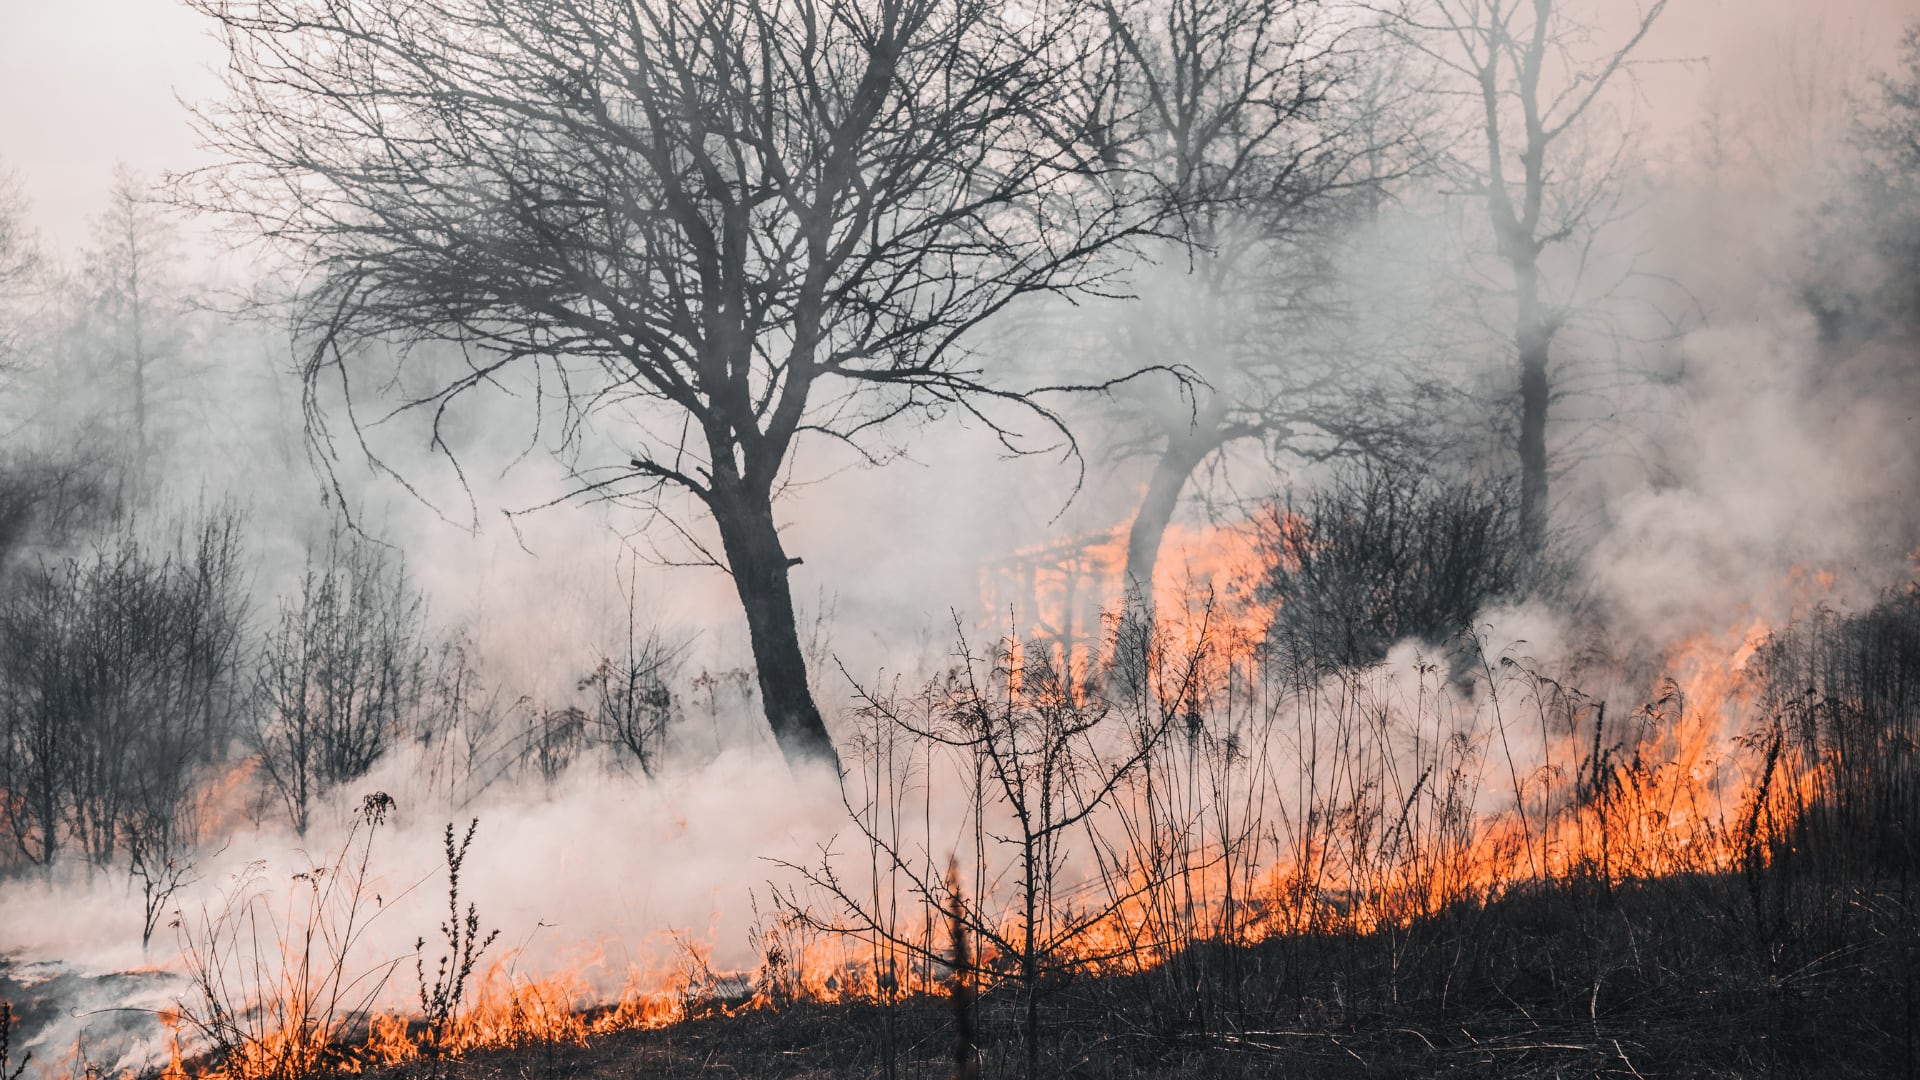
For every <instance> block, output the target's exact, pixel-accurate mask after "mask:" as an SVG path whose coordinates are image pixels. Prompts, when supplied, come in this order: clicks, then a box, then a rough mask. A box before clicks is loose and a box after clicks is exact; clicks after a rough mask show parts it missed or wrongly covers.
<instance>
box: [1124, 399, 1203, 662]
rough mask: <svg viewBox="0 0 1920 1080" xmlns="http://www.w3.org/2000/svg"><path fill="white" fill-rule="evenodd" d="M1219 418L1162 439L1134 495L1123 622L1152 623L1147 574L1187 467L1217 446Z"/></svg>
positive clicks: (1151, 569)
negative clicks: (1139, 494) (1144, 482)
mask: <svg viewBox="0 0 1920 1080" xmlns="http://www.w3.org/2000/svg"><path fill="white" fill-rule="evenodd" d="M1220 443H1221V438H1220V422H1219V420H1218V419H1217V418H1215V417H1210V416H1206V415H1202V416H1201V417H1200V418H1199V424H1198V426H1196V427H1195V428H1194V429H1192V430H1190V431H1187V432H1183V433H1175V434H1173V435H1171V436H1169V437H1168V439H1167V447H1166V449H1165V450H1162V451H1161V452H1160V457H1159V460H1157V461H1155V462H1154V465H1153V476H1152V478H1151V479H1149V480H1148V481H1147V491H1146V494H1145V495H1143V496H1142V497H1141V499H1140V509H1139V510H1138V511H1137V512H1135V514H1134V516H1133V527H1132V528H1130V529H1128V530H1127V568H1126V577H1125V579H1124V580H1123V581H1122V583H1121V584H1122V585H1124V586H1125V588H1126V600H1125V604H1126V607H1125V611H1126V615H1127V617H1128V619H1129V621H1135V622H1138V623H1139V624H1140V625H1142V626H1150V625H1152V623H1153V575H1154V571H1155V569H1156V568H1157V567H1158V566H1159V563H1160V544H1161V542H1162V541H1163V540H1165V539H1166V535H1167V526H1168V524H1170V523H1171V522H1172V521H1173V511H1174V509H1175V508H1176V507H1177V506H1179V504H1180V493H1181V492H1182V491H1184V490H1186V486H1187V479H1188V478H1189V477H1191V476H1192V475H1193V470H1195V469H1197V468H1199V467H1200V463H1201V462H1202V461H1205V460H1206V459H1207V455H1208V454H1211V453H1213V452H1214V451H1215V450H1217V449H1219V448H1220Z"/></svg>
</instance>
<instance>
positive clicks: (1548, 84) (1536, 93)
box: [1379, 0, 1667, 550]
mask: <svg viewBox="0 0 1920 1080" xmlns="http://www.w3.org/2000/svg"><path fill="white" fill-rule="evenodd" d="M1666 7H1667V0H1636V2H1635V3H1634V4H1632V5H1630V6H1626V7H1622V6H1619V5H1598V6H1596V7H1595V8H1594V9H1593V11H1592V15H1591V21H1588V20H1587V19H1586V18H1584V17H1583V14H1582V11H1581V9H1580V8H1579V7H1578V5H1577V4H1576V3H1574V2H1570V0H1409V2H1406V3H1402V4H1398V5H1393V6H1385V5H1383V6H1381V7H1380V8H1379V10H1380V11H1381V14H1382V15H1383V17H1384V19H1385V21H1386V24H1387V26H1388V27H1389V28H1390V30H1392V31H1393V32H1394V33H1395V35H1396V36H1398V37H1399V39H1400V40H1402V41H1403V42H1405V43H1407V44H1408V45H1410V46H1411V47H1413V48H1415V49H1417V50H1419V51H1420V52H1421V53H1422V54H1424V55H1425V56H1427V57H1428V58H1430V59H1431V60H1432V61H1433V62H1434V65H1435V66H1436V67H1437V68H1438V71H1439V73H1440V76H1441V83H1440V85H1439V86H1438V87H1437V88H1436V93H1439V94H1444V95H1449V96H1454V97H1457V98H1458V99H1459V100H1461V101H1462V102H1463V103H1464V116H1463V119H1462V124H1463V128H1467V127H1469V126H1470V129H1471V130H1473V131H1474V132H1475V134H1474V135H1473V136H1470V137H1467V138H1464V139H1463V140H1462V143H1461V144H1460V148H1459V150H1458V152H1457V153H1456V154H1452V155H1447V156H1446V157H1445V158H1444V161H1443V163H1444V165H1445V167H1446V168H1447V169H1449V170H1450V171H1451V172H1452V174H1453V179H1454V181H1455V183H1456V185H1457V186H1458V187H1459V188H1460V189H1461V190H1464V191H1466V192H1468V193H1470V194H1472V195H1473V196H1475V197H1477V198H1478V199H1480V200H1482V201H1484V203H1485V206H1486V212H1487V221H1488V224H1489V225H1490V227H1491V231H1492V238H1493V242H1494V249H1495V251H1496V253H1497V255H1498V258H1499V260H1500V262H1501V264H1502V265H1503V266H1504V268H1505V270H1506V272H1507V275H1508V277H1509V278H1510V281H1511V286H1510V290H1511V291H1510V292H1507V291H1505V290H1501V291H1502V293H1503V294H1504V295H1507V296H1510V297H1511V300H1512V303H1513V316H1512V322H1511V333H1512V341H1513V348H1514V355H1515V360H1516V363H1517V365H1518V368H1519V376H1520V378H1519V395H1518V397H1519V430H1518V436H1517V440H1516V447H1515V449H1516V450H1517V453H1518V458H1519V466H1520V470H1519V472H1520V518H1521V525H1522V527H1523V529H1525V531H1526V535H1527V536H1528V537H1529V538H1530V539H1529V543H1530V544H1531V545H1532V546H1533V547H1534V548H1535V549H1536V550H1538V548H1539V547H1540V546H1541V544H1543V543H1544V540H1545V537H1546V528H1547V510H1548V502H1547V494H1548V478H1549V475H1550V471H1551V469H1550V462H1549V460H1548V439H1547V425H1548V414H1549V411H1550V410H1551V408H1552V406H1553V403H1554V402H1555V401H1559V400H1564V398H1565V397H1566V396H1567V394H1568V393H1569V392H1570V391H1571V387H1570V386H1569V385H1568V383H1569V382H1570V380H1569V379H1568V378H1567V377H1566V374H1567V373H1566V368H1567V365H1566V364H1565V363H1564V362H1563V363H1562V364H1560V365H1559V366H1558V368H1556V365H1555V363H1554V356H1553V351H1554V349H1553V346H1554V342H1555V339H1556V337H1557V336H1558V335H1559V334H1560V333H1561V331H1562V330H1563V329H1565V328H1566V327H1567V326H1568V325H1569V323H1570V322H1572V321H1574V320H1576V319H1579V318H1581V317H1583V316H1590V315H1592V314H1593V313H1594V309H1595V306H1596V305H1597V303H1598V301H1599V300H1600V299H1602V298H1604V297H1606V296H1608V295H1611V294H1612V293H1613V292H1614V291H1616V290H1617V288H1618V287H1619V285H1620V283H1621V280H1622V279H1623V277H1624V276H1631V275H1632V273H1633V270H1632V268H1631V267H1629V268H1628V270H1627V271H1625V272H1624V274H1614V273H1611V272H1610V271H1602V272H1599V273H1595V272H1594V271H1595V264H1596V260H1595V255H1596V241H1597V238H1598V237H1599V236H1600V234H1601V233H1603V232H1604V231H1605V230H1606V229H1607V227H1608V226H1610V225H1613V224H1615V223H1617V222H1618V221H1619V220H1620V218H1621V217H1623V216H1624V213H1625V191H1624V187H1625V182H1626V177H1625V170H1626V158H1627V153H1628V150H1629V148H1630V147H1631V145H1632V137H1631V134H1630V133H1629V132H1625V131H1622V132H1620V133H1618V134H1617V136H1615V137H1611V138H1609V137H1606V136H1605V135H1604V134H1603V133H1601V132H1600V131H1599V128H1600V127H1601V125H1599V124H1598V123H1597V117H1599V116H1600V115H1602V114H1603V113H1604V112H1605V111H1606V106H1605V104H1604V95H1605V94H1606V93H1607V91H1608V89H1609V87H1613V86H1615V85H1616V84H1623V83H1624V82H1625V81H1626V80H1627V78H1628V77H1629V75H1630V73H1631V71H1632V69H1633V65H1634V63H1635V53H1636V52H1637V51H1638V50H1639V48H1640V46H1641V44H1642V43H1643V42H1644V41H1645V40H1646V37H1647V34H1648V33H1649V32H1650V31H1651V30H1652V29H1653V26H1654V23H1655V22H1656V21H1657V20H1658V19H1659V18H1660V15H1661V13H1662V12H1664V11H1665V10H1666ZM1603 23H1611V24H1614V25H1615V26H1618V27H1620V28H1621V29H1620V30H1619V31H1617V32H1615V31H1613V30H1611V29H1609V28H1608V27H1607V26H1604V25H1601V24H1603ZM1550 253H1551V254H1553V255H1554V256H1555V257H1554V258H1552V259H1549V258H1548V257H1547V256H1548V255H1549V254H1550ZM1596 279H1598V280H1596ZM1556 383H1558V385H1556Z"/></svg>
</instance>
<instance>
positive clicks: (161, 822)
mask: <svg viewBox="0 0 1920 1080" xmlns="http://www.w3.org/2000/svg"><path fill="white" fill-rule="evenodd" d="M241 572H242V564H241V561H240V544H239V520H238V518H237V517H236V516H235V515H233V514H231V513H215V514H211V515H209V516H208V517H207V518H206V519H205V520H204V521H203V522H202V523H201V524H200V525H199V526H198V527H197V528H196V529H194V530H193V531H191V532H189V533H188V534H187V535H185V536H184V537H183V538H182V539H181V540H180V542H179V544H178V546H177V548H176V549H174V550H171V551H169V550H165V549H162V550H161V551H160V552H158V553H156V551H155V550H154V548H153V545H152V544H150V543H149V542H147V541H143V540H142V539H140V538H138V537H136V536H134V535H133V534H131V533H130V532H124V533H122V534H120V535H117V536H109V537H107V538H106V539H105V540H103V541H101V542H100V543H99V545H98V547H97V548H96V549H95V550H94V551H93V552H92V553H90V554H73V555H68V556H65V557H62V558H58V559H47V560H45V561H43V562H41V563H38V564H36V565H33V566H30V567H26V568H22V569H21V570H19V571H18V572H17V573H16V574H15V575H12V576H11V579H10V580H8V581H6V582H5V587H4V589H0V643H4V647H0V710H4V724H5V731H4V735H5V740H4V742H0V783H4V784H5V786H6V788H7V789H8V791H9V792H12V793H16V794H15V797H14V799H15V800H17V801H10V802H9V805H8V806H7V808H6V810H5V817H6V826H7V830H8V832H9V833H11V839H12V840H13V843H14V845H15V847H16V848H17V850H18V851H19V853H20V854H21V855H22V856H23V857H24V858H25V859H27V860H28V861H29V862H32V863H37V864H40V865H42V866H50V865H51V864H52V862H53V861H54V859H55V858H56V857H57V856H59V855H60V854H61V853H62V851H63V850H67V849H72V850H75V851H76V852H77V853H78V854H80V855H82V856H84V857H85V858H86V859H87V861H88V864H89V866H90V867H101V866H105V865H107V864H109V863H110V862H112V861H114V860H115V859H116V858H117V857H119V856H120V855H122V854H125V855H127V856H128V858H129V859H130V862H131V864H132V868H133V870H134V873H135V874H136V876H138V875H139V874H140V873H141V871H142V869H143V868H144V869H145V870H147V871H151V872H153V875H154V876H152V877H149V879H148V880H149V882H150V883H151V882H153V881H157V880H158V879H159V877H160V876H161V871H160V869H159V868H160V867H163V866H164V865H165V863H166V862H168V861H169V860H170V859H173V858H174V856H176V855H178V854H180V853H182V852H184V851H185V850H186V849H187V848H189V847H190V846H191V843H192V838H193V836H194V823H193V822H192V820H191V812H190V811H191V802H192V798H193V795H194V793H195V791H196V785H197V784H198V783H199V782H200V780H201V779H202V778H203V775H204V770H205V769H206V768H207V767H208V766H210V765H212V764H213V763H215V762H217V761H219V760H221V759H222V758H223V756H224V754H225V752H226V750H227V747H228V745H229V743H230V741H231V739H232V735H233V726H234V720H235V716H236V713H237V710H238V704H239V701H240V698H241V687H240V686H239V681H240V680H239V671H240V665H241V659H242V652H243V649H244V644H245V633H244V629H245V628H244V624H245V603H244V598H243V596H242V593H241V584H242V583H241V580H240V577H241Z"/></svg>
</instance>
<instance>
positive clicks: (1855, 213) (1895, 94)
mask: <svg viewBox="0 0 1920 1080" xmlns="http://www.w3.org/2000/svg"><path fill="white" fill-rule="evenodd" d="M1861 105H1862V107H1861V108H1860V109H1859V110H1858V113H1857V114H1856V116H1855V122H1854V128H1853V130H1852V131H1851V132H1850V133H1849V134H1850V136H1851V140H1852V142H1853V146H1854V149H1855V151H1856V152H1857V153H1858V155H1859V159H1858V162H1857V164H1856V165H1855V166H1854V168H1853V169H1852V175H1851V176H1850V177H1849V178H1848V181H1847V183H1846V185H1845V187H1844V189H1843V190H1842V192H1841V193H1840V194H1839V195H1838V196H1837V197H1836V198H1834V199H1832V200H1830V201H1829V203H1828V204H1827V205H1826V206H1824V207H1822V208H1821V210H1820V212H1819V214H1818V215H1817V216H1816V230H1815V237H1816V238H1815V244H1814V264H1813V266H1812V267H1811V269H1810V272H1809V273H1808V275H1807V279H1806V280H1805V282H1804V283H1803V284H1802V286H1801V295H1802V298H1803V299H1804V300H1805V302H1806V304H1807V307H1808V309H1809V310H1810V311H1811V312H1812V313H1813V316H1814V319H1815V321H1816V323H1817V324H1818V326H1819V330H1820V336H1821V339H1822V340H1823V341H1824V342H1826V343H1827V344H1829V345H1832V346H1838V347H1842V348H1857V347H1858V346H1859V345H1861V344H1863V343H1865V342H1869V341H1876V340H1879V341H1891V342H1900V341H1911V340H1912V339H1913V338H1914V337H1916V336H1920V26H1915V27H1913V28H1911V29H1909V30H1908V31H1907V34H1906V36H1905V38H1904V39H1903V40H1902V43H1901V53H1900V62H1899V64H1898V66H1897V67H1896V68H1895V69H1894V70H1893V71H1890V72H1886V73H1883V74H1881V75H1879V76H1878V77H1876V78H1875V79H1874V80H1873V84H1872V90H1871V92H1870V93H1868V94H1867V95H1865V97H1864V99H1863V101H1862V102H1861Z"/></svg>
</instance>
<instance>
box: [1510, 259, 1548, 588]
mask: <svg viewBox="0 0 1920 1080" xmlns="http://www.w3.org/2000/svg"><path fill="white" fill-rule="evenodd" d="M1537 274H1538V271H1537V270H1536V269H1535V267H1534V266H1533V265H1532V264H1531V263H1530V262H1529V263H1523V264H1520V265H1516V266H1515V267H1514V278H1515V280H1516V281H1517V283H1518V284H1519V290H1518V291H1519V310H1518V312H1517V313H1516V314H1517V316H1518V320H1517V322H1516V324H1515V333H1514V343H1515V345H1516V346H1518V349H1519V353H1520V442H1519V447H1518V449H1519V451H1520V529H1521V536H1522V538H1523V539H1524V540H1525V541H1526V544H1527V549H1528V550H1529V551H1530V552H1531V553H1533V554H1536V555H1537V554H1539V553H1540V550H1541V548H1542V547H1544V546H1545V544H1546V536H1547V406H1548V403H1549V399H1550V397H1551V386H1550V384H1549V382H1548V378H1547V355H1548V352H1549V350H1550V349H1551V347H1552V345H1553V326H1552V324H1551V323H1550V322H1549V321H1548V319H1547V315H1546V313H1545V312H1544V311H1542V310H1541V305H1540V298H1539V295H1538V287H1539V286H1538V280H1537Z"/></svg>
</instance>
